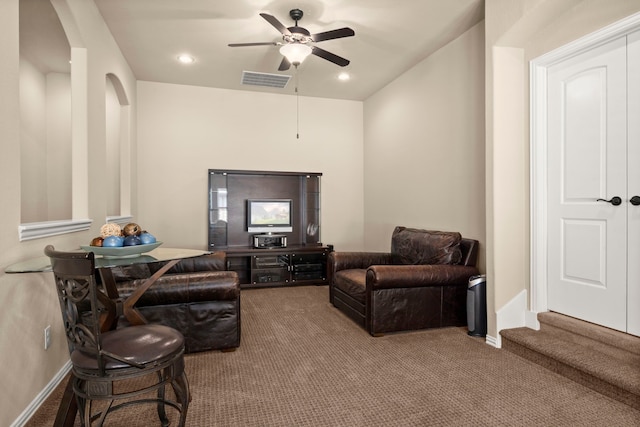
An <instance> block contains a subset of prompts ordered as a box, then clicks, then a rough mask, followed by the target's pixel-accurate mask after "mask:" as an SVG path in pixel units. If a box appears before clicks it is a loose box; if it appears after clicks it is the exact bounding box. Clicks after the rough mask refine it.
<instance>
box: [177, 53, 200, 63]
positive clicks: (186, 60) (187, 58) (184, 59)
mask: <svg viewBox="0 0 640 427" xmlns="http://www.w3.org/2000/svg"><path fill="white" fill-rule="evenodd" d="M178 61H180V62H182V63H183V64H193V63H194V62H196V60H195V58H194V57H193V56H191V55H186V54H184V55H178Z"/></svg>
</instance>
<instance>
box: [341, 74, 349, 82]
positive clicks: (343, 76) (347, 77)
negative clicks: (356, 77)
mask: <svg viewBox="0 0 640 427" xmlns="http://www.w3.org/2000/svg"><path fill="white" fill-rule="evenodd" d="M350 78H351V76H350V75H349V73H340V74H338V79H339V80H342V81H347V80H349V79H350Z"/></svg>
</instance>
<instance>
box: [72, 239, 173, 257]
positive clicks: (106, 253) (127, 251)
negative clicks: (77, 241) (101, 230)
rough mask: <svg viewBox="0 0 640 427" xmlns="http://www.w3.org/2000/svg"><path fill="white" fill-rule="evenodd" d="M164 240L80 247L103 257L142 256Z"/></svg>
mask: <svg viewBox="0 0 640 427" xmlns="http://www.w3.org/2000/svg"><path fill="white" fill-rule="evenodd" d="M161 244H162V242H155V243H149V244H147V245H135V246H117V247H110V246H80V248H81V249H82V250H84V251H87V252H93V253H94V254H96V255H101V256H102V257H103V258H134V257H137V256H140V255H141V254H143V253H145V252H149V251H152V250H154V249H155V248H157V247H158V246H160V245H161Z"/></svg>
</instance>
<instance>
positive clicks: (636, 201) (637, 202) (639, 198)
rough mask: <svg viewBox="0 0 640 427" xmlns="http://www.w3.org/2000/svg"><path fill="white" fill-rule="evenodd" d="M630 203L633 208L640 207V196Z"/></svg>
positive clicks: (634, 197) (632, 199) (633, 198)
mask: <svg viewBox="0 0 640 427" xmlns="http://www.w3.org/2000/svg"><path fill="white" fill-rule="evenodd" d="M629 201H630V202H631V204H632V205H633V206H638V205H640V196H633V197H632V198H631V199H630V200H629Z"/></svg>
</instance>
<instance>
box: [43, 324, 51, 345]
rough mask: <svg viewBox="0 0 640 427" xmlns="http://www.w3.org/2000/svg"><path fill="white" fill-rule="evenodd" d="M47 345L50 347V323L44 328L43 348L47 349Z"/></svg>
mask: <svg viewBox="0 0 640 427" xmlns="http://www.w3.org/2000/svg"><path fill="white" fill-rule="evenodd" d="M49 347H51V325H47V327H46V328H44V349H45V350H48V349H49Z"/></svg>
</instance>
